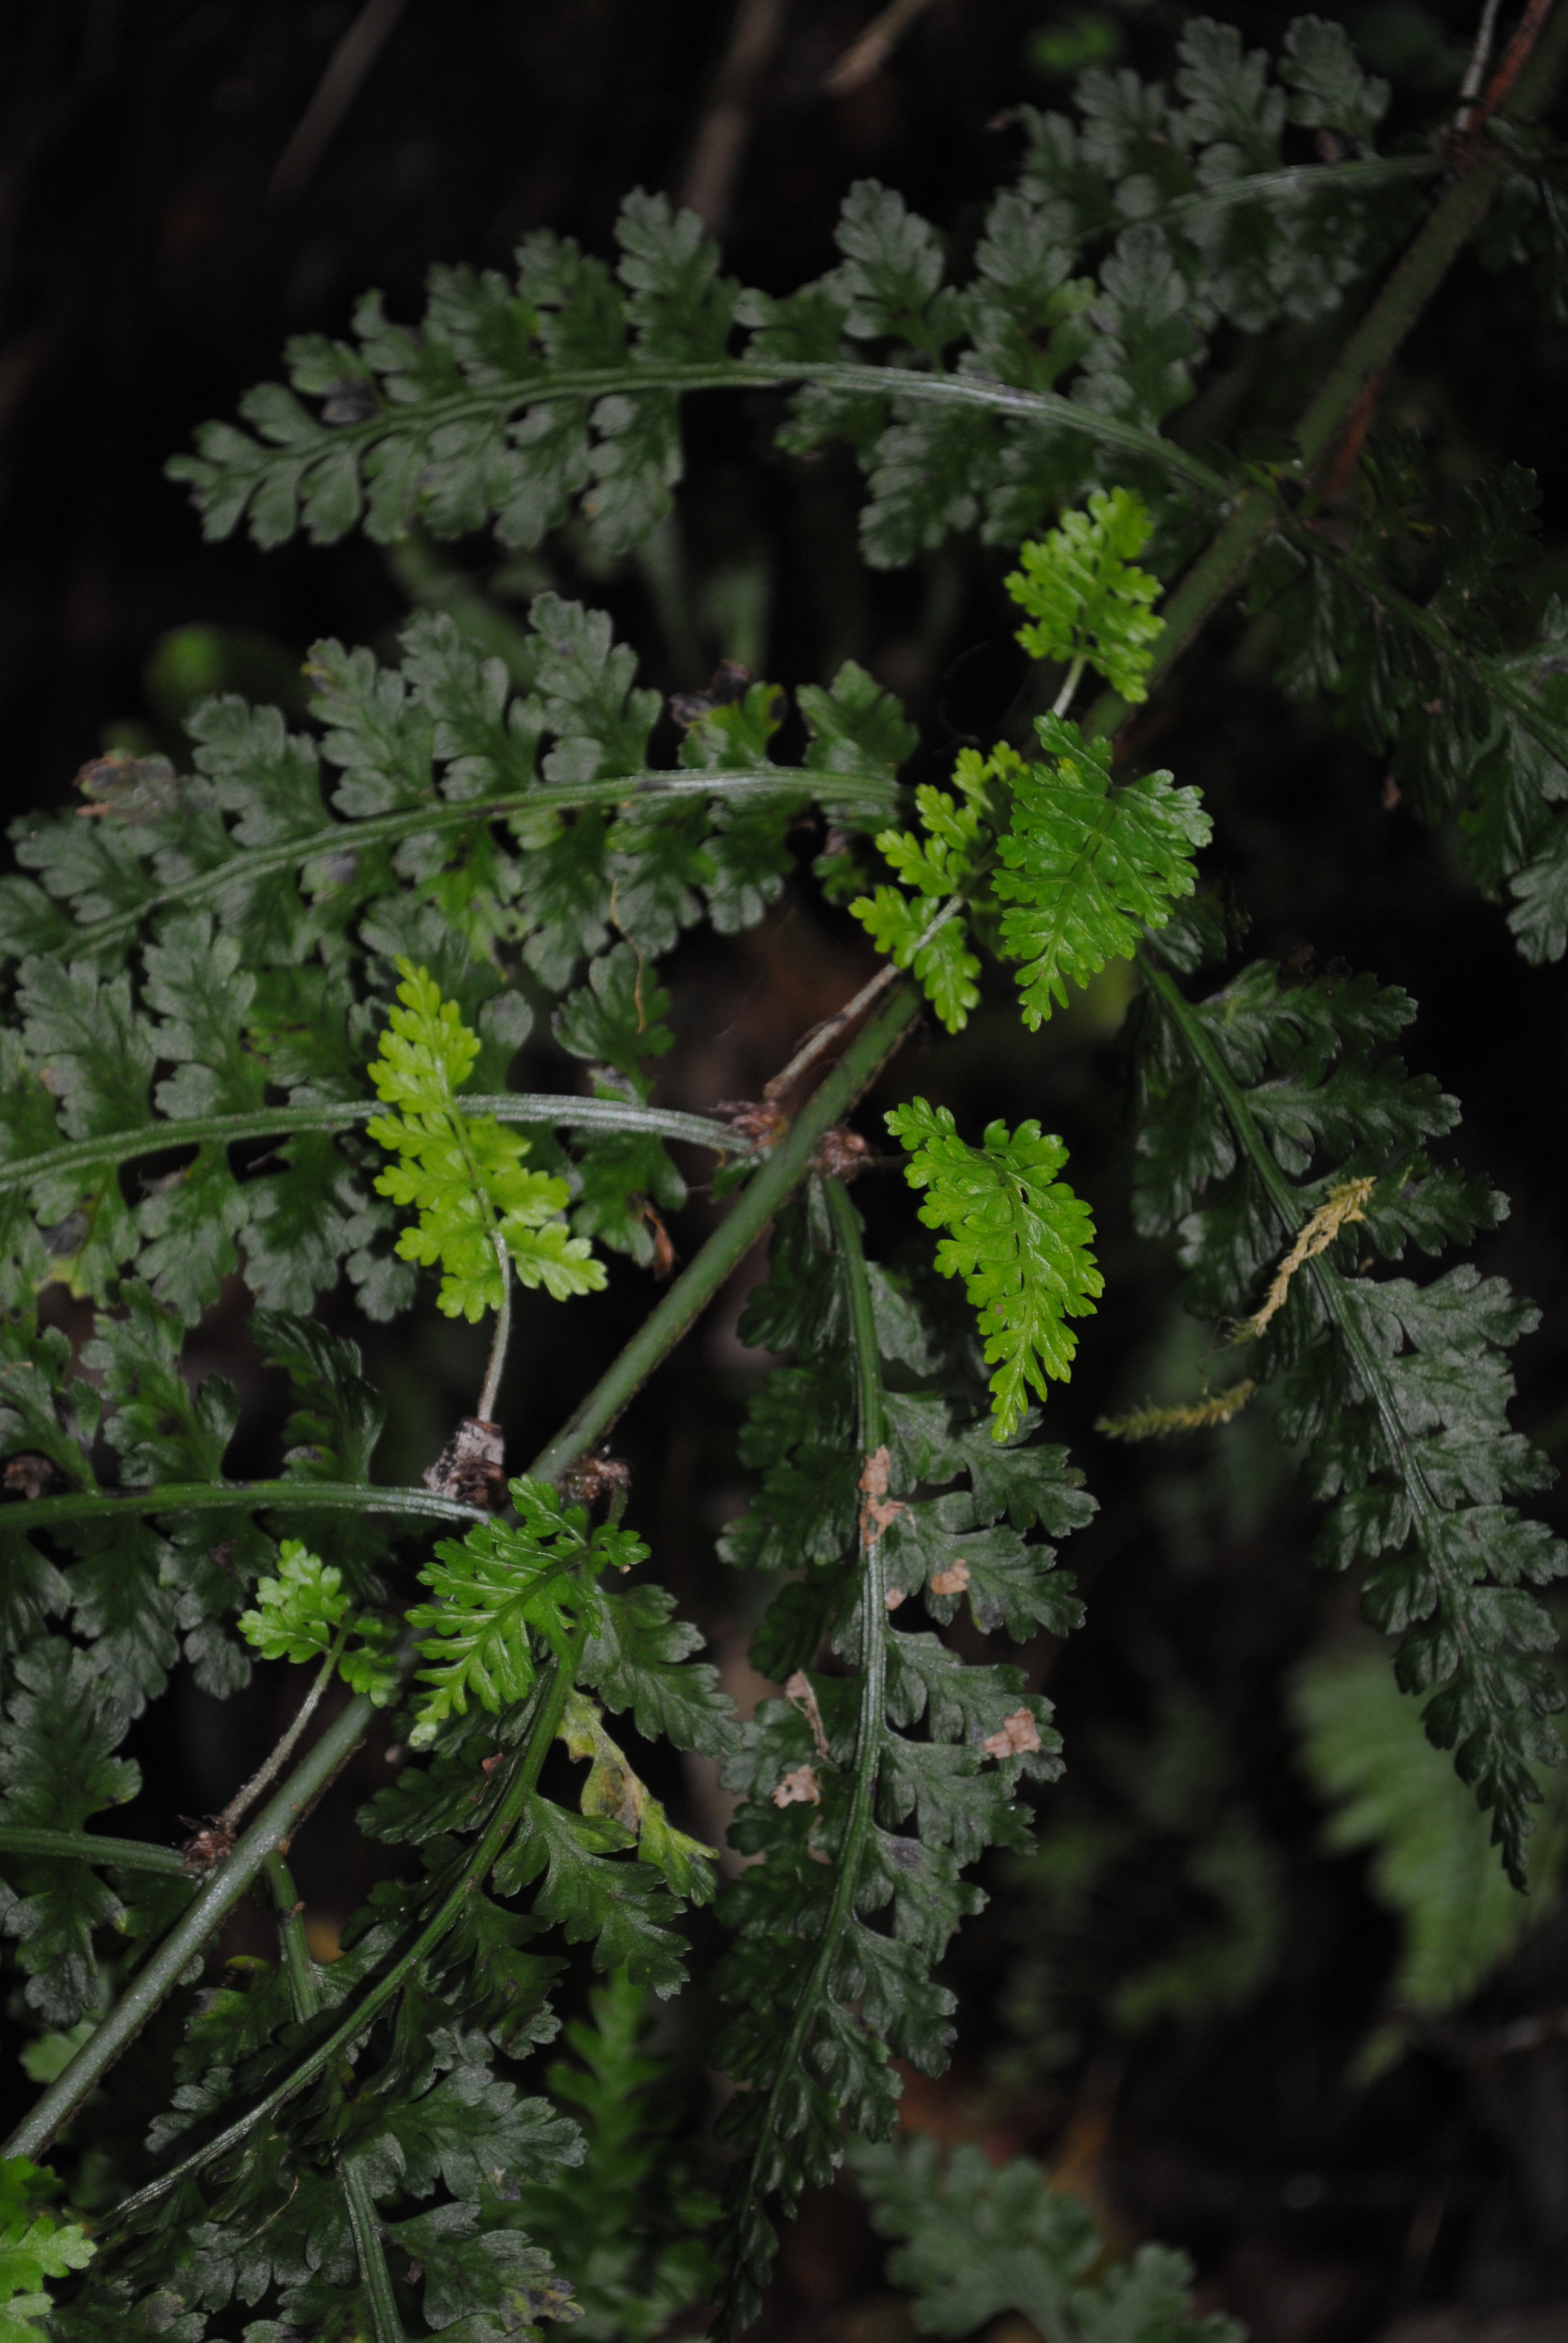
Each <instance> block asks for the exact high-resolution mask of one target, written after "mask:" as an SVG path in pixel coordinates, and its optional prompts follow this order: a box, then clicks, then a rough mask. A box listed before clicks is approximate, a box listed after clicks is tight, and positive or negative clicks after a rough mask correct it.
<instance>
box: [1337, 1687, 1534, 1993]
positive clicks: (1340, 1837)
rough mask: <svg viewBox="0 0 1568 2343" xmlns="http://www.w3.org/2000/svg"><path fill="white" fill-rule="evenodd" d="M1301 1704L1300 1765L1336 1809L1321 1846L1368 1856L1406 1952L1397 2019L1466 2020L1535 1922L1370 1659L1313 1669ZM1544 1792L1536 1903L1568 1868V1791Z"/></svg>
mask: <svg viewBox="0 0 1568 2343" xmlns="http://www.w3.org/2000/svg"><path fill="white" fill-rule="evenodd" d="M1292 1707H1293V1709H1294V1711H1295V1717H1296V1724H1297V1727H1298V1730H1299V1731H1300V1733H1301V1735H1302V1740H1301V1754H1302V1763H1303V1765H1304V1766H1305V1768H1306V1771H1307V1774H1308V1775H1309V1776H1310V1778H1311V1780H1312V1786H1313V1787H1314V1789H1316V1790H1317V1792H1318V1794H1319V1795H1320V1796H1321V1797H1322V1798H1323V1799H1325V1800H1326V1801H1328V1802H1329V1803H1330V1805H1331V1808H1332V1811H1331V1813H1330V1815H1329V1820H1328V1823H1327V1825H1326V1827H1325V1830H1324V1839H1325V1842H1326V1844H1327V1845H1329V1846H1331V1847H1334V1848H1336V1849H1342V1850H1351V1849H1357V1850H1359V1849H1362V1848H1366V1849H1368V1850H1370V1852H1371V1855H1372V1867H1371V1879H1372V1887H1373V1890H1374V1892H1375V1894H1376V1896H1377V1897H1378V1899H1379V1901H1380V1902H1381V1903H1382V1904H1384V1905H1386V1906H1387V1907H1388V1908H1389V1910H1390V1911H1392V1912H1394V1913H1396V1914H1397V1915H1398V1916H1399V1919H1400V1922H1401V1926H1402V1936H1403V1942H1402V1947H1401V1952H1400V1957H1399V1962H1398V1965H1397V1966H1396V1968H1395V1970H1394V1973H1393V1976H1392V1978H1391V1980H1390V1983H1389V1987H1388V1992H1389V1997H1390V2000H1391V2002H1392V2006H1393V2010H1394V2013H1395V2016H1396V2018H1397V2016H1398V2015H1399V2014H1400V2013H1402V2012H1410V2013H1412V2014H1422V2013H1434V2012H1437V2011H1441V2010H1445V2009H1453V2008H1457V2007H1458V2006H1461V2005H1462V2003H1464V2002H1467V2001H1468V2000H1469V1999H1470V1998H1471V1996H1472V1995H1473V1993H1474V1992H1475V1991H1476V1989H1477V1988H1478V1987H1479V1986H1481V1985H1483V1983H1484V1981H1485V1979H1486V1978H1487V1976H1489V1975H1490V1974H1491V1972H1492V1971H1493V1969H1494V1968H1495V1967H1496V1966H1497V1964H1498V1963H1499V1961H1501V1960H1502V1959H1503V1956H1505V1955H1506V1954H1507V1952H1508V1951H1509V1950H1510V1948H1511V1947H1512V1946H1513V1944H1514V1942H1515V1941H1516V1939H1517V1938H1518V1936H1519V1935H1520V1934H1521V1932H1522V1930H1523V1927H1524V1926H1526V1924H1527V1923H1528V1921H1529V1919H1530V1917H1531V1913H1532V1906H1530V1905H1529V1904H1527V1903H1525V1902H1524V1901H1523V1899H1522V1898H1521V1896H1519V1895H1518V1893H1517V1892H1516V1891H1515V1889H1514V1887H1513V1885H1511V1884H1510V1881H1509V1878H1508V1875H1507V1872H1506V1871H1505V1869H1504V1867H1503V1864H1502V1863H1501V1862H1499V1860H1498V1855H1497V1850H1496V1847H1495V1845H1493V1844H1492V1842H1491V1835H1490V1834H1489V1832H1488V1828H1487V1823H1486V1817H1485V1815H1483V1814H1482V1813H1481V1812H1480V1811H1479V1810H1478V1808H1477V1806H1476V1804H1475V1801H1474V1799H1473V1797H1472V1795H1470V1792H1469V1791H1468V1790H1467V1788H1466V1787H1465V1785H1464V1784H1463V1783H1462V1781H1461V1780H1460V1779H1459V1777H1458V1776H1457V1775H1456V1774H1455V1773H1454V1770H1453V1767H1452V1765H1450V1764H1449V1763H1448V1761H1447V1760H1446V1758H1445V1757H1444V1756H1443V1755H1442V1752H1441V1751H1440V1750H1437V1749H1434V1748H1433V1747H1432V1743H1431V1742H1430V1741H1429V1740H1428V1738H1427V1736H1426V1735H1425V1734H1424V1733H1423V1732H1422V1726H1421V1712H1420V1710H1419V1708H1418V1706H1417V1704H1416V1703H1415V1702H1414V1701H1413V1700H1412V1698H1411V1697H1410V1695H1409V1694H1408V1693H1403V1692H1402V1691H1401V1690H1400V1688H1399V1686H1398V1685H1397V1684H1395V1683H1394V1681H1393V1679H1392V1676H1391V1675H1390V1674H1389V1672H1388V1668H1387V1666H1386V1665H1385V1664H1384V1663H1383V1662H1382V1659H1381V1657H1380V1656H1379V1655H1378V1654H1376V1653H1375V1652H1366V1653H1358V1652H1348V1653H1325V1654H1322V1656H1320V1657H1317V1658H1313V1659H1311V1660H1309V1661H1308V1662H1307V1663H1306V1664H1305V1665H1304V1666H1303V1667H1302V1668H1301V1669H1300V1670H1299V1671H1298V1673H1297V1675H1296V1679H1295V1683H1294V1686H1293V1688H1292ZM1555 1778H1556V1779H1560V1777H1555ZM1543 1786H1544V1787H1545V1788H1546V1789H1547V1790H1548V1791H1549V1793H1550V1794H1551V1805H1550V1808H1549V1819H1548V1824H1547V1827H1546V1828H1544V1829H1543V1830H1540V1831H1538V1832H1537V1833H1536V1834H1535V1835H1534V1836H1533V1838H1532V1840H1531V1842H1530V1860H1529V1869H1530V1885H1531V1887H1532V1889H1533V1891H1535V1893H1536V1894H1537V1895H1538V1896H1542V1895H1543V1891H1549V1890H1550V1889H1551V1888H1552V1886H1553V1885H1555V1883H1556V1881H1557V1880H1558V1879H1559V1877H1560V1876H1561V1875H1562V1870H1563V1861H1564V1856H1565V1855H1568V1829H1565V1823H1568V1815H1565V1814H1564V1809H1563V1796H1562V1793H1561V1790H1560V1788H1556V1787H1555V1786H1554V1778H1553V1777H1551V1776H1548V1777H1547V1779H1546V1781H1545V1783H1544V1784H1543ZM1543 1900H1544V1897H1543Z"/></svg>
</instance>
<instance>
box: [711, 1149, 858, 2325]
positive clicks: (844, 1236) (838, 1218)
mask: <svg viewBox="0 0 1568 2343" xmlns="http://www.w3.org/2000/svg"><path fill="white" fill-rule="evenodd" d="M823 1190H824V1193H825V1195H826V1197H827V1203H828V1215H829V1220H830V1221H831V1222H832V1224H833V1242H834V1246H835V1249H836V1250H837V1252H838V1255H839V1267H840V1269H841V1270H842V1272H843V1277H844V1292H845V1298H846V1300H847V1301H848V1302H849V1331H850V1337H851V1340H852V1341H853V1343H854V1348H855V1391H856V1401H857V1416H858V1429H859V1445H860V1455H861V1459H862V1470H861V1475H860V1486H861V1489H862V1491H865V1490H866V1489H867V1486H868V1483H869V1482H871V1481H872V1480H873V1478H880V1479H881V1485H882V1487H883V1489H884V1490H885V1488H886V1481H885V1478H884V1477H882V1475H880V1474H879V1473H877V1471H876V1467H877V1466H878V1464H879V1463H880V1465H881V1466H882V1467H883V1468H884V1471H885V1466H886V1463H887V1453H886V1442H887V1424H886V1412H885V1410H884V1407H883V1403H882V1370H881V1360H880V1357H879V1352H878V1348H877V1322H876V1314H875V1312H874V1309H873V1307H872V1302H871V1288H870V1282H869V1279H868V1277H867V1275H866V1256H865V1252H864V1251H863V1249H862V1247H861V1243H860V1229H859V1220H858V1219H857V1216H856V1212H855V1207H854V1205H853V1204H852V1203H851V1202H850V1201H849V1191H848V1189H847V1188H846V1187H845V1186H844V1183H843V1182H842V1181H841V1180H827V1181H824V1182H823ZM882 1534H883V1533H882V1525H881V1522H880V1520H879V1515H878V1513H877V1511H876V1503H875V1499H874V1497H867V1498H864V1499H863V1501H862V1503H861V1505H860V1510H859V1554H860V1585H859V1611H860V1622H861V1627H860V1708H859V1717H858V1719H857V1721H856V1726H855V1754H854V1758H853V1761H852V1765H853V1783H852V1786H851V1789H850V1795H849V1815H848V1816H847V1817H846V1820H845V1823H844V1835H843V1837H842V1839H841V1840H840V1842H839V1853H838V1862H837V1870H836V1875H835V1877H834V1881H833V1895H832V1900H831V1901H830V1903H829V1906H828V1916H827V1918H826V1919H825V1920H824V1922H823V1924H822V1934H821V1937H820V1939H819V1943H818V1947H817V1957H816V1959H815V1960H814V1961H813V1962H812V1964H811V1970H810V1974H809V1977H808V1979H807V1981H806V1984H805V1986H804V1987H803V1989H802V1991H801V1994H800V1998H799V2001H798V2002H797V2003H796V2005H795V2014H794V2016H793V2017H792V2018H791V2020H790V2023H789V2031H788V2032H787V2033H786V2035H785V2036H784V2039H783V2042H782V2043H781V2045H780V2046H779V2063H778V2065H777V2066H775V2068H774V2070H773V2081H772V2083H771V2085H770V2086H769V2093H768V2104H767V2107H766V2109H765V2110H764V2113H763V2116H762V2120H761V2125H760V2127H759V2133H758V2152H757V2154H756V2155H755V2156H754V2157H753V2158H752V2161H751V2166H750V2168H749V2172H748V2174H747V2182H746V2193H745V2195H744V2196H743V2197H742V2198H741V2200H740V2203H739V2206H738V2207H737V2208H736V2211H735V2214H734V2216H733V2217H734V2220H735V2223H736V2226H737V2227H738V2228H739V2229H743V2228H744V2227H745V2226H746V2224H747V2223H748V2221H749V2217H750V2216H751V2215H752V2213H753V2212H754V2211H755V2210H756V2209H757V2207H758V2203H759V2197H760V2196H761V2194H762V2191H761V2189H760V2187H759V2178H758V2171H759V2165H760V2163H761V2161H762V2158H763V2156H764V2155H765V2153H766V2151H767V2147H768V2145H769V2141H770V2140H771V2138H772V2137H773V2134H774V2131H775V2130H776V2128H777V2127H778V2121H779V2107H780V2102H781V2101H782V2099H783V2097H784V2094H785V2092H786V2091H787V2090H789V2089H790V2088H791V2087H793V2084H794V2081H795V2077H796V2072H797V2069H798V2068H799V2063H800V2059H801V2056H802V2054H803V2053H804V2051H805V2048H806V2045H807V2043H808V2041H809V2037H810V2034H811V2029H812V2026H813V2024H814V2022H815V2019H816V2016H817V2013H818V2011H819V2008H820V2007H821V2005H822V2003H823V2001H824V2000H825V1999H826V1997H827V1996H828V1993H829V1988H830V1986H831V1983H832V1977H833V1971H834V1969H835V1967H836V1966H837V1965H838V1959H839V1946H840V1945H841V1944H842V1942H843V1936H844V1930H845V1927H846V1926H847V1925H848V1922H849V1915H850V1913H851V1912H852V1911H853V1909H854V1903H855V1893H856V1890H857V1889H858V1887H859V1884H860V1873H861V1870H862V1867H863V1865H864V1862H865V1855H866V1845H867V1841H868V1838H869V1833H870V1828H871V1820H872V1812H873V1807H874V1803H875V1799H876V1795H877V1772H878V1767H879V1764H880V1762H881V1755H882V1735H883V1731H884V1720H885V1716H886V1712H887V1704H888V1633H889V1630H888V1601H887V1584H886V1579H885V1575H884V1572H883V1568H882ZM717 2331H718V2333H719V2335H720V2336H721V2337H725V2338H728V2337H729V2336H732V2335H733V2334H734V2333H735V2332H736V2331H737V2330H736V2327H735V2323H734V2318H733V2314H732V2313H727V2312H724V2311H721V2312H720V2315H719V2326H718V2330H717Z"/></svg>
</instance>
